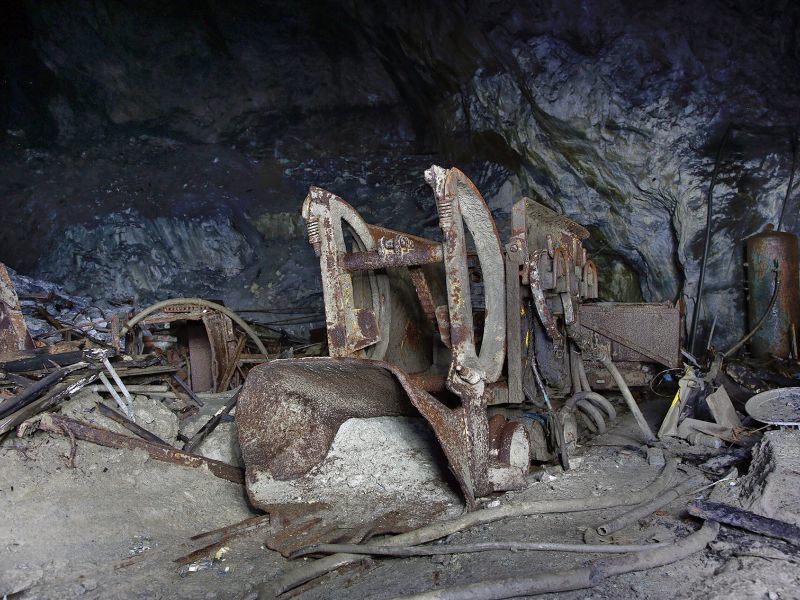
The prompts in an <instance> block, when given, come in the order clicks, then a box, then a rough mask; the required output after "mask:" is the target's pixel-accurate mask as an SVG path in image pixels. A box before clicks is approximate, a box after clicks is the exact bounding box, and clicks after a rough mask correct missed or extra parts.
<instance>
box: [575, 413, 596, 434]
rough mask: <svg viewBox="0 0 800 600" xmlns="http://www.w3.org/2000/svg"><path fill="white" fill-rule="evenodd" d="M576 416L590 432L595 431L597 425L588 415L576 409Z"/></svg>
mask: <svg viewBox="0 0 800 600" xmlns="http://www.w3.org/2000/svg"><path fill="white" fill-rule="evenodd" d="M578 416H579V417H580V418H581V423H583V426H584V427H586V429H588V430H589V431H591V432H592V433H597V425H596V424H595V422H594V421H592V420H591V419H590V418H589V415H587V414H586V413H585V412H583V411H578Z"/></svg>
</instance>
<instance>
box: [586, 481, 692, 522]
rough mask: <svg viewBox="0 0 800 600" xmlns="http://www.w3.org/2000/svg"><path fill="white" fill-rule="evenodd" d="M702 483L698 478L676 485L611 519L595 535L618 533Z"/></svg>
mask: <svg viewBox="0 0 800 600" xmlns="http://www.w3.org/2000/svg"><path fill="white" fill-rule="evenodd" d="M704 481H705V479H702V480H701V479H700V478H699V477H692V478H690V479H687V480H686V481H684V482H683V483H681V484H679V485H676V486H675V487H674V488H672V489H669V490H667V491H666V492H664V493H663V494H662V495H661V496H659V497H658V498H654V499H653V500H651V501H650V502H645V503H644V504H641V505H639V506H636V507H635V508H633V509H631V510H629V511H628V512H626V513H623V514H621V515H620V516H618V517H617V518H616V519H612V520H611V521H608V522H607V523H603V524H602V525H600V526H599V527H598V528H597V533H599V534H600V535H609V534H612V533H614V532H616V531H619V530H620V529H622V528H623V527H626V526H628V525H630V524H631V523H633V522H634V521H638V520H639V519H644V518H645V517H648V516H650V515H652V514H653V513H654V512H656V511H657V510H658V509H660V508H663V507H665V506H666V505H667V504H669V503H670V502H672V501H673V500H676V499H678V498H680V497H681V496H683V495H684V494H688V493H689V492H691V491H692V490H693V489H695V488H696V487H697V486H698V485H702V484H703V482H704Z"/></svg>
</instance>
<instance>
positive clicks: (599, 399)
mask: <svg viewBox="0 0 800 600" xmlns="http://www.w3.org/2000/svg"><path fill="white" fill-rule="evenodd" d="M582 393H583V394H586V399H587V400H588V401H589V402H591V403H592V404H594V405H595V406H596V407H597V408H599V409H601V410H602V411H603V412H604V413H606V417H608V420H609V421H613V420H614V419H616V418H617V409H615V408H614V405H613V404H611V402H609V401H608V399H607V398H606V397H605V396H601V395H600V394H598V393H597V392H582Z"/></svg>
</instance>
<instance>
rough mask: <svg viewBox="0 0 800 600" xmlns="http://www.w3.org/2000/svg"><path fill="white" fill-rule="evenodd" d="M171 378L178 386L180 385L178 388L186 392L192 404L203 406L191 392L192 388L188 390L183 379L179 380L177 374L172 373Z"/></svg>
mask: <svg viewBox="0 0 800 600" xmlns="http://www.w3.org/2000/svg"><path fill="white" fill-rule="evenodd" d="M172 378H173V379H174V380H175V381H176V382H178V385H180V386H181V387H182V388H183V391H184V392H186V393H187V394H189V398H191V399H192V402H194V403H195V404H197V406H203V403H202V401H201V400H200V398H198V397H197V396H196V395H195V393H194V392H193V391H192V388H190V387H189V386H188V385H186V382H185V381H184V380H183V379H181V378H180V377H178V374H177V373H173V374H172Z"/></svg>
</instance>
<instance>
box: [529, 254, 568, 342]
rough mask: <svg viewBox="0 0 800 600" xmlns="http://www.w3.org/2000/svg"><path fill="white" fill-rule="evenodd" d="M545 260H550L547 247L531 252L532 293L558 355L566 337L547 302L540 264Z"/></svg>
mask: <svg viewBox="0 0 800 600" xmlns="http://www.w3.org/2000/svg"><path fill="white" fill-rule="evenodd" d="M543 261H547V262H549V261H550V259H549V257H548V253H547V250H546V249H540V250H535V251H534V252H533V253H532V254H531V259H530V261H529V263H528V267H529V277H530V287H531V294H532V295H533V304H534V306H535V307H536V312H537V313H538V314H539V319H540V320H541V322H542V325H544V329H545V331H546V332H547V335H548V336H550V339H551V340H552V341H553V347H554V350H555V352H556V354H557V355H558V354H559V353H560V348H561V347H562V345H563V342H564V337H563V336H562V335H561V332H560V331H559V330H558V325H557V323H556V320H555V318H554V317H553V312H552V311H551V310H550V307H549V306H548V304H547V298H545V295H544V290H545V289H546V288H545V284H544V282H543V277H542V270H541V266H540V265H541V263H542V262H543ZM551 264H554V263H551Z"/></svg>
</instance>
